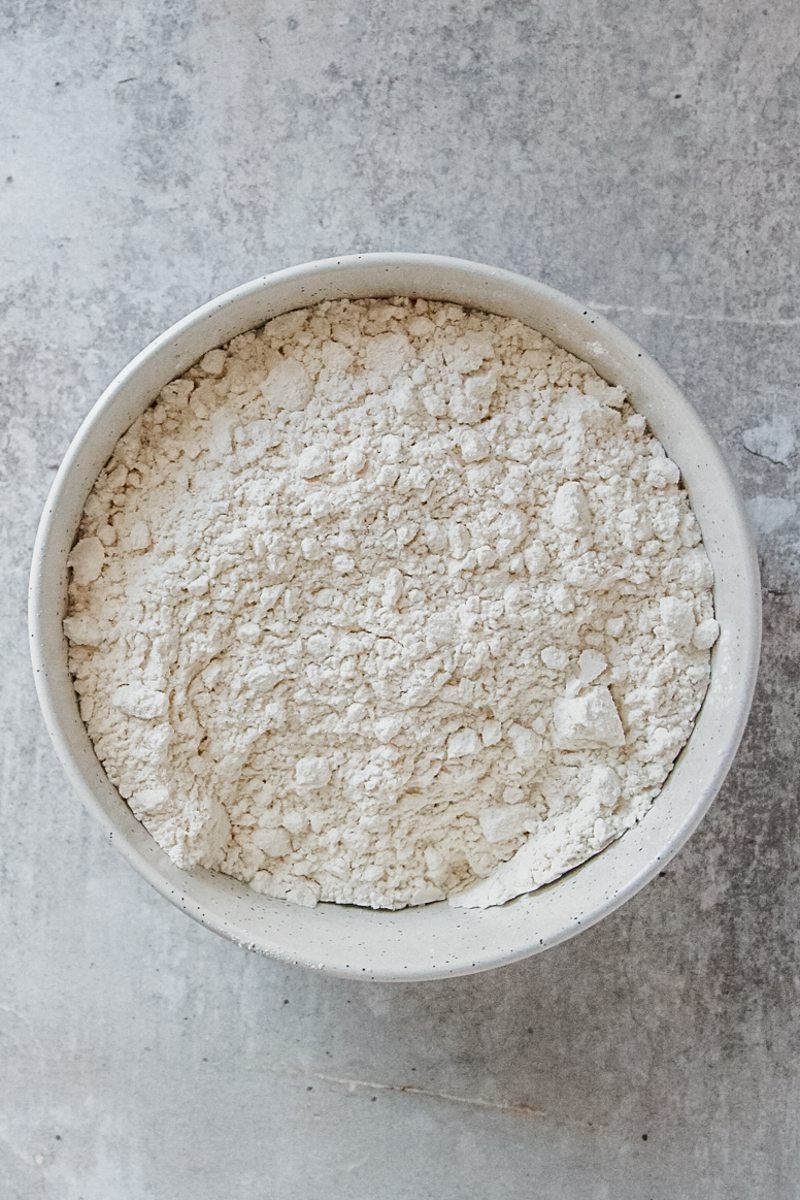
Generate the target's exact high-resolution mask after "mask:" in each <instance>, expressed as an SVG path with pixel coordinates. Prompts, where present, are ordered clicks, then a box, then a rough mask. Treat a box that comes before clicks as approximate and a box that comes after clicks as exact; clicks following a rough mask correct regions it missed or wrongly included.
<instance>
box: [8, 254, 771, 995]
mask: <svg viewBox="0 0 800 1200" xmlns="http://www.w3.org/2000/svg"><path fill="white" fill-rule="evenodd" d="M357 265H369V266H371V267H373V268H376V269H387V270H388V269H390V268H392V267H394V266H402V267H410V268H414V267H418V268H420V269H434V270H436V269H445V270H453V269H456V270H459V271H461V272H468V273H471V274H472V275H473V276H475V277H479V276H482V277H483V278H484V279H485V280H498V281H500V282H503V281H505V282H507V283H508V284H511V285H514V286H516V287H523V288H524V289H526V290H527V291H528V292H529V294H531V295H533V296H537V297H538V298H540V299H542V300H544V301H546V302H547V301H550V302H552V303H553V304H554V305H555V306H556V307H557V308H560V309H561V310H564V311H566V312H568V313H570V314H571V315H572V316H574V317H576V318H578V317H581V318H584V317H586V316H587V315H588V316H590V317H591V318H592V325H593V328H594V332H595V333H596V335H597V339H598V342H599V343H600V344H603V343H604V342H608V341H609V340H613V342H614V343H615V344H616V346H618V347H622V348H624V349H625V350H626V352H628V353H630V354H634V355H636V356H637V357H638V358H639V359H640V360H641V365H642V367H643V368H646V369H647V370H648V371H649V373H650V374H651V376H652V377H653V378H654V379H655V380H657V381H658V383H659V385H660V386H661V387H664V388H666V389H668V390H671V391H672V392H673V393H674V394H675V395H676V396H677V397H679V399H680V401H681V402H682V403H683V404H684V405H686V406H687V407H688V409H689V411H690V412H691V414H692V415H693V416H694V419H695V422H696V425H697V433H698V436H701V437H702V438H704V443H703V451H704V454H705V455H706V456H707V458H708V459H709V461H710V464H711V466H712V469H713V471H714V472H715V475H716V476H717V477H718V479H719V480H720V481H721V483H722V485H723V486H724V488H725V491H726V493H727V499H728V501H729V503H730V505H731V509H732V513H733V517H734V520H735V522H736V524H737V525H738V527H739V529H738V532H739V534H740V537H741V541H742V545H743V547H744V550H745V552H744V553H743V555H742V559H741V563H740V565H741V567H742V589H743V597H742V598H743V602H744V604H745V607H746V616H745V618H744V619H743V621H742V628H743V630H744V645H743V649H744V653H743V654H742V658H741V674H740V678H739V684H738V687H737V691H736V695H735V697H734V698H733V700H732V703H731V711H730V715H731V718H732V720H731V725H730V732H729V736H728V740H727V742H726V746H725V750H724V753H723V754H721V755H720V756H719V758H718V760H717V762H716V763H715V765H714V770H713V779H712V781H711V783H710V784H708V785H707V786H705V787H704V788H703V789H698V792H699V794H698V798H697V800H696V801H695V802H694V804H693V805H692V806H691V808H690V809H689V811H688V812H687V814H686V817H685V819H684V820H683V821H682V823H681V824H680V826H679V828H678V829H677V831H676V832H675V833H674V834H673V835H672V836H671V838H670V839H669V841H667V842H666V843H665V844H664V845H663V847H662V849H661V853H659V854H658V856H656V857H654V858H653V859H652V860H651V861H649V862H646V863H645V864H644V865H643V866H642V867H641V868H640V870H638V871H637V872H635V873H634V874H633V875H632V876H631V877H630V878H629V879H628V880H627V881H626V882H625V883H624V884H623V885H622V886H621V887H620V888H619V889H618V890H616V891H615V892H614V893H613V894H611V895H608V896H606V898H605V899H603V900H601V901H600V902H598V904H597V905H596V906H594V907H593V908H592V909H591V911H589V912H584V914H583V918H582V920H581V921H580V922H575V921H574V920H573V921H572V922H568V923H566V924H565V925H564V926H563V928H562V929H561V930H560V931H559V932H558V933H557V934H555V935H551V936H549V937H547V938H546V939H544V940H540V939H531V940H530V941H529V942H526V943H523V944H521V945H520V946H519V947H518V948H517V949H515V950H514V951H513V952H508V951H501V952H489V953H486V954H485V955H483V956H482V957H481V958H480V961H477V962H475V961H467V960H466V958H464V959H461V960H459V961H454V960H451V961H449V962H448V963H446V964H442V965H441V966H438V965H435V964H434V965H430V966H421V967H418V968H415V969H413V970H404V971H402V972H400V971H398V969H397V968H396V967H392V966H388V965H381V964H376V967H375V969H374V971H371V972H369V973H368V974H366V975H365V974H364V973H363V969H359V968H355V967H353V968H351V967H349V966H344V965H343V964H342V962H341V960H338V961H337V960H336V955H335V950H334V953H333V954H332V955H331V956H330V959H329V960H328V961H320V957H319V955H314V956H309V955H307V954H304V953H303V950H302V948H299V949H295V950H293V951H292V953H291V954H288V953H287V952H286V951H285V949H284V948H282V947H278V946H275V945H270V944H268V939H266V938H264V939H261V941H259V942H257V943H256V942H253V941H252V940H249V939H246V938H242V937H239V936H237V935H236V933H235V931H233V930H232V929H231V927H230V926H229V925H228V924H227V923H226V922H224V921H223V920H222V918H221V917H219V916H218V915H217V914H215V912H214V911H213V909H211V908H209V907H207V906H204V905H201V904H199V903H198V902H197V901H196V900H194V899H192V898H190V897H189V896H187V895H181V894H180V893H179V892H176V890H175V888H174V887H171V886H170V882H169V880H168V879H167V878H166V876H165V875H164V873H163V872H162V871H161V870H160V869H159V867H158V865H157V862H156V861H154V860H153V859H151V858H148V857H147V856H146V855H145V854H143V853H142V851H141V850H140V849H139V848H138V847H137V846H135V845H134V844H133V842H132V841H131V840H130V839H129V838H128V837H126V836H124V835H123V834H121V833H120V831H119V830H118V829H117V828H116V827H115V826H113V825H112V822H111V821H110V818H109V813H108V811H107V809H106V807H105V806H104V804H103V803H102V801H101V800H100V799H99V798H98V796H97V794H96V792H95V790H94V789H93V788H92V786H91V784H90V783H89V782H88V780H87V779H86V776H85V773H84V771H83V769H82V768H81V766H80V764H79V763H78V762H77V759H76V755H75V754H74V753H73V750H72V747H71V745H70V739H69V737H68V736H67V731H66V725H67V722H66V719H65V717H64V714H63V712H62V711H61V707H60V705H59V702H58V699H57V697H56V696H55V695H54V689H53V687H52V685H51V682H50V677H49V673H48V670H47V656H46V654H45V653H44V650H43V646H44V643H45V640H46V639H45V638H44V636H43V630H44V625H45V619H44V617H43V608H44V605H43V602H42V597H43V587H44V570H45V565H46V562H47V558H48V553H49V550H50V542H51V540H52V539H53V537H54V524H55V520H54V513H55V512H56V511H57V509H58V503H59V499H60V497H61V496H62V495H63V493H64V490H65V487H66V485H67V481H68V480H69V478H70V476H71V473H72V471H73V468H74V467H75V465H76V461H77V460H78V459H79V457H80V454H81V452H82V450H83V447H84V444H85V442H86V441H87V439H88V438H89V437H90V436H91V434H92V431H93V429H94V427H95V425H96V424H97V422H98V421H99V420H101V419H102V417H103V415H104V413H105V411H106V409H108V408H109V407H110V406H111V405H112V404H113V402H114V400H115V398H116V397H117V395H118V393H119V392H120V391H121V390H122V389H123V388H124V387H125V386H126V385H127V383H128V382H129V380H131V379H132V378H133V377H135V376H136V374H137V373H138V372H139V371H140V370H141V369H142V367H143V366H144V365H145V364H146V363H148V361H149V360H150V359H152V358H153V357H154V356H156V355H158V354H159V353H160V352H161V351H162V350H164V349H165V348H167V347H169V346H170V345H171V344H172V343H174V342H175V340H176V339H178V338H181V337H183V336H184V335H185V334H187V333H188V332H189V331H190V330H193V329H195V328H197V327H199V326H202V325H203V324H204V323H205V322H206V321H207V320H208V319H209V318H212V317H214V316H215V315H216V314H218V313H219V312H220V311H221V310H223V309H225V308H227V307H228V306H230V305H231V304H233V303H235V302H238V301H241V300H243V299H245V298H246V297H250V296H255V295H258V294H260V293H263V292H264V291H266V290H268V289H271V288H274V287H275V286H276V285H279V284H284V283H300V282H309V283H310V282H311V281H313V279H314V277H315V276H317V275H319V274H321V273H323V272H325V273H327V272H330V271H331V270H333V269H335V268H337V267H340V268H345V269H347V268H352V267H354V266H357ZM284 311H290V310H284ZM179 373H180V372H179ZM28 630H29V643H30V653H31V661H32V666H33V675H34V682H35V687H36V692H37V696H38V700H39V704H40V707H41V710H42V714H43V717H44V721H45V725H46V727H47V730H48V733H49V735H50V738H51V740H52V743H53V745H54V748H55V750H56V754H57V757H58V759H59V761H60V763H61V766H62V768H63V769H64V771H65V773H66V774H67V776H68V778H69V780H70V783H71V785H72V787H73V788H74V790H75V791H76V792H77V794H78V796H79V797H80V799H81V801H82V803H83V805H84V807H85V808H86V809H87V810H88V811H89V812H90V813H91V814H92V815H93V817H94V818H95V819H97V820H98V821H99V822H100V824H101V826H103V827H104V828H105V829H106V830H107V831H108V832H109V834H111V832H112V830H113V831H114V832H116V833H117V835H118V836H116V837H114V842H115V844H116V846H117V848H118V849H119V850H120V851H121V852H122V854H123V855H124V857H125V858H126V859H127V861H128V862H129V863H130V864H131V865H132V866H133V867H134V869H135V870H136V871H137V872H138V873H139V874H140V875H141V876H142V877H143V878H144V879H146V880H147V882H148V883H149V884H151V886H153V887H154V888H155V889H156V890H157V891H158V892H159V893H160V894H161V895H162V896H164V897H165V899H167V900H169V901H170V903H172V904H173V905H175V906H176V907H178V908H180V909H181V910H182V911H184V912H186V913H187V914H188V915H189V916H191V917H192V918H193V919H194V920H196V921H197V922H198V923H200V924H202V925H204V926H206V927H208V928H209V929H211V930H213V931H214V932H216V933H219V934H221V935H222V936H223V937H225V938H227V939H228V940H230V941H233V942H235V943H237V944H239V945H242V946H244V947H246V948H247V949H251V950H254V951H256V952H258V953H261V954H263V955H266V956H269V957H272V958H276V959H278V960H280V961H285V962H292V963H294V964H297V965H301V966H306V967H310V968H314V969H317V970H322V971H324V972H326V973H328V974H332V975H338V976H340V977H344V978H357V979H373V980H379V981H383V982H388V981H396V980H403V981H411V980H425V979H437V978H439V979H441V978H446V977H450V976H454V975H460V974H469V973H473V972H477V971H484V970H491V969H493V968H495V967H497V966H500V965H503V964H505V963H511V962H515V961H519V960H520V959H523V958H527V957H529V956H530V955H533V954H536V953H540V952H541V951H542V950H544V949H547V948H549V947H551V946H554V945H558V944H559V943H561V942H563V941H565V940H567V939H568V938H570V937H572V936H574V935H575V934H576V933H578V932H581V931H582V930H584V929H588V928H590V927H591V926H592V925H594V924H596V923H597V922H598V921H600V920H602V919H603V918H604V917H606V916H608V915H609V914H610V913H612V912H614V911H615V910H616V909H617V908H619V907H620V906H621V905H622V904H624V903H625V902H626V901H627V900H628V899H630V898H631V897H632V896H633V895H634V894H635V893H636V892H638V891H640V890H641V888H643V887H644V886H645V885H646V884H647V883H648V882H649V881H650V880H651V879H653V878H654V877H655V875H656V874H657V873H658V872H659V871H661V870H663V868H664V866H665V864H666V863H667V862H668V861H669V860H670V859H671V858H672V857H673V856H674V855H675V854H676V853H677V852H678V851H679V850H680V849H681V847H682V846H683V845H684V844H685V843H686V841H687V840H688V838H689V837H690V836H691V835H692V833H693V832H694V831H695V829H696V828H697V826H698V825H699V823H700V821H701V820H702V818H703V817H704V816H705V814H706V812H707V811H708V808H709V807H710V805H711V803H712V802H713V800H714V798H715V797H716V795H717V793H718V792H719V789H720V788H721V786H722V783H723V781H724V779H725V776H726V775H727V773H728V770H729V769H730V766H731V764H732V762H733V759H734V757H735V755H736V752H737V750H738V747H739V744H740V742H741V739H742V736H743V734H744V730H745V727H746V724H747V720H748V717H749V713H750V708H751V704H752V699H753V693H754V690H755V685H756V679H757V674H758V662H759V655H760V643H761V590H760V577H759V567H758V558H757V554H756V549H755V545H754V542H753V538H752V534H751V532H750V528H749V524H748V521H747V518H746V515H745V510H744V505H743V503H742V500H741V497H740V495H739V493H738V489H737V487H736V485H735V483H734V480H733V477H732V474H731V472H730V470H729V468H728V466H727V463H726V462H725V459H724V458H723V456H722V453H721V451H720V449H719V448H718V446H717V443H716V441H715V440H714V439H713V437H712V436H711V434H710V433H709V432H708V430H707V428H706V427H705V424H704V422H703V421H702V418H701V417H700V416H699V414H698V413H697V410H696V409H695V408H694V406H693V405H692V403H691V401H689V400H688V398H687V397H686V396H685V395H684V394H683V392H682V390H681V389H680V388H679V387H678V385H677V384H676V383H675V382H674V381H673V380H672V379H671V378H670V377H669V376H668V375H667V373H666V372H665V371H664V370H663V369H662V368H661V367H660V366H659V365H658V363H657V362H656V361H655V360H654V359H653V358H652V357H651V356H650V355H649V354H648V353H647V352H646V351H645V350H643V349H642V348H641V346H639V344H638V343H637V342H635V341H634V339H633V338H631V337H629V335H628V334H626V333H624V332H623V331H622V330H620V329H619V328H618V327H617V326H616V325H614V324H613V323H612V322H611V321H609V320H608V319H607V318H605V317H604V316H603V315H602V314H600V313H597V312H595V311H594V310H592V309H591V306H590V305H586V304H583V303H580V302H579V301H577V300H575V299H573V298H572V297H571V296H569V295H567V294H565V293H563V292H561V291H559V290H557V289H556V288H553V287H550V286H549V285H547V284H544V283H541V282H539V281H538V280H534V279H531V278H529V277H528V276H525V275H522V274H520V273H518V272H514V271H509V270H506V269H504V268H501V267H496V266H491V265H487V264H483V263H479V262H473V261H471V260H468V259H463V258H457V257H451V256H445V255H438V254H422V253H406V252H402V251H392V252H373V253H363V254H347V255H342V256H337V257H330V258H325V259H315V260H312V261H309V262H305V263H300V264H298V265H296V266H291V267H287V268H284V269H282V270H279V271H274V272H270V273H268V274H265V275H261V276H257V277H256V278H254V279H251V280H249V281H247V282H245V283H243V284H240V285H238V286H236V287H233V288H230V289H228V290H227V291H225V292H223V293H221V294H220V295H218V296H216V297H214V298H212V299H211V300H209V301H207V302H206V303H204V304H202V305H200V306H199V307H197V308H195V309H193V310H192V311H191V312H189V313H187V314H186V316H184V317H182V318H181V319H180V320H178V321H176V322H174V323H173V324H172V325H171V326H169V327H168V328H167V329H166V330H165V331H164V332H163V333H161V334H159V335H158V336H157V337H155V338H153V339H152V340H151V341H150V342H149V343H148V344H147V345H146V346H145V347H144V348H143V349H142V350H140V351H139V353H138V354H136V355H135V356H134V357H133V358H132V359H131V360H130V361H129V362H128V363H127V364H126V365H125V366H124V367H123V368H122V369H121V370H120V371H119V372H118V373H117V374H116V375H115V376H114V378H113V379H112V380H111V382H110V383H109V384H108V386H107V387H106V388H105V389H104V390H103V392H102V394H101V395H100V397H99V398H98V399H97V400H96V401H95V403H94V404H93V405H92V407H91V408H90V409H89V411H88V413H87V414H86V415H85V417H84V418H83V420H82V421H81V423H80V425H79V427H78V430H77V432H76V433H75V435H74V437H73V438H72V441H71V442H70V445H69V447H68V449H67V451H66V453H65V455H64V458H63V460H62V462H61V464H60V466H59V469H58V471H57V473H56V476H55V478H54V480H53V482H52V484H51V487H50V489H49V492H48V496H47V498H46V501H45V504H44V508H43V512H42V516H41V518H40V521H39V525H38V528H37V532H36V538H35V542H34V547H33V556H32V564H31V573H30V582H29V590H28ZM562 878H563V877H562ZM187 901H188V903H187ZM321 907H322V908H325V907H327V906H325V905H322V906H321ZM369 911H370V910H365V913H368V912H369ZM454 911H455V912H457V911H460V910H454Z"/></svg>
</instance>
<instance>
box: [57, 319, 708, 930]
mask: <svg viewBox="0 0 800 1200" xmlns="http://www.w3.org/2000/svg"><path fill="white" fill-rule="evenodd" d="M70 565H71V567H72V578H71V584H70V590H69V608H68V615H67V617H66V619H65V622H64V629H65V633H66V635H67V637H68V639H69V643H70V667H71V670H72V672H73V676H74V680H75V688H76V691H77V693H78V696H79V699H80V709H81V714H82V717H83V719H84V721H85V722H86V725H87V728H88V731H89V734H90V737H91V739H92V741H93V743H94V746H95V749H96V751H97V754H98V757H99V758H100V760H101V762H102V763H103V765H104V767H105V769H106V772H107V774H108V776H109V778H110V779H111V781H112V782H113V783H114V784H115V785H116V786H117V788H118V789H119V791H120V793H121V795H122V796H123V797H124V798H125V799H126V800H127V802H128V804H129V805H130V807H131V808H132V810H133V812H134V813H135V815H136V816H137V817H138V818H139V819H140V820H141V821H142V822H143V823H144V824H145V826H146V827H147V829H148V830H149V831H150V832H151V833H152V835H153V836H154V837H155V838H156V840H157V841H158V842H159V843H160V844H161V846H163V847H164V849H165V850H166V851H167V852H168V854H169V855H170V857H171V858H172V859H173V861H174V862H175V863H176V864H177V865H178V866H180V867H184V868H191V867H193V866H197V865H201V866H204V867H209V868H213V869H215V870H218V871H223V872H225V873H227V874H229V875H232V876H234V877H236V878H238V879H241V880H244V881H246V882H247V883H249V884H250V885H251V886H252V887H253V888H254V889H255V890H256V891H258V892H262V893H264V894H266V895H269V896H275V897H284V898H286V899H288V900H291V901H295V902H298V903H302V904H314V903H316V902H317V901H318V900H330V901H338V902H343V903H345V902H346V903H355V904H361V905H371V906H373V907H388V908H398V907H402V906H404V905H408V904H424V903H428V902H430V901H434V900H440V899H443V898H445V897H449V898H450V900H451V902H452V903H455V904H465V905H485V904H494V903H502V902H503V901H504V900H506V899H508V898H509V897H511V896H514V895H518V894H520V893H521V892H525V891H528V890H531V889H533V888H536V887H539V886H541V885H542V884H543V883H545V882H547V881H548V880H550V879H554V878H556V877H557V876H558V875H559V874H561V873H563V872H564V871H565V870H567V869H569V868H570V867H572V866H575V865H576V864H578V863H580V862H582V861H584V860H585V859H586V858H588V857H589V856H591V855H592V854H595V853H596V852H597V851H599V850H601V849H602V848H603V847H604V846H605V845H607V843H608V842H609V841H611V840H612V839H613V838H616V837H618V836H619V835H620V834H622V833H623V832H624V830H626V829H627V828H629V827H630V826H631V825H632V824H634V823H635V822H636V821H637V820H638V819H639V818H640V817H641V816H642V815H643V814H644V813H645V811H646V810H647V808H648V806H649V804H650V803H651V801H652V799H653V797H654V796H655V795H656V794H657V792H658V791H659V789H660V787H661V785H662V784H663V782H664V779H665V778H666V776H667V774H668V772H669V769H670V767H671V764H672V762H673V760H674V758H675V756H676V755H677V753H678V752H679V751H680V749H681V747H682V746H683V745H684V743H685V742H686V740H687V738H688V736H689V734H690V732H691V729H692V724H693V721H694V718H695V716H696V713H697V710H698V708H699V705H700V703H701V701H702V698H703V695H704V692H705V689H706V686H707V681H708V675H709V648H710V646H711V645H712V644H713V642H714V640H715V639H716V636H717V633H718V627H717V624H716V621H715V620H714V617H713V610H712V600H711V583H712V577H711V569H710V566H709V563H708V560H707V558H706V554H705V552H704V550H703V547H702V545H701V543H700V533H699V529H698V525H697V522H696V520H695V518H694V515H693V513H692V512H691V510H690V507H689V503H688V499H687V496H686V493H685V492H684V491H683V490H682V488H681V486H680V477H679V472H678V468H677V467H676V466H675V464H674V463H672V462H671V461H670V460H669V459H668V458H667V457H666V455H665V453H664V450H663V448H662V447H661V446H660V444H659V443H658V442H657V441H656V440H655V439H654V438H653V437H652V436H651V434H650V433H649V432H648V430H647V428H646V424H645V421H644V419H643V418H642V417H641V416H639V415H638V414H637V413H636V412H634V410H633V409H632V408H631V406H630V405H629V403H628V401H627V398H626V396H625V394H624V392H623V391H622V389H621V388H619V387H612V386H610V385H609V384H607V383H605V382H604V381H603V380H601V379H600V378H599V377H598V376H597V375H596V374H595V373H594V371H593V370H592V369H591V368H590V367H589V366H588V365H587V364H585V363H582V362H580V361H578V360H577V359H575V358H574V357H572V356H571V355H569V354H567V353H566V351H564V350H561V349H559V348H557V347H556V346H554V345H553V344H552V343H551V342H550V341H548V340H547V339H546V338H544V337H543V336H541V335H540V334H538V333H536V332H534V331H533V330H531V329H529V328H527V327H525V326H523V325H521V324H519V323H518V322H516V321H513V320H507V319H505V318H500V317H494V316H489V315H486V314H484V313H479V312H465V311H464V310H463V309H461V308H458V307H456V306H454V305H450V304H438V303H433V302H428V301H425V300H418V301H408V300H396V301H391V302H389V301H382V300H368V301H346V300H345V301H336V302H326V303H322V304H319V305H316V306H315V307H313V308H309V309H307V310H302V311H298V312H292V313H288V314H286V315H284V316H280V317H278V318H276V319H275V320H273V321H271V322H270V323H269V324H268V325H267V326H266V327H265V328H264V329H263V330H257V331H253V332H249V333H246V334H243V335H241V336H240V337H237V338H235V339H234V340H233V341H232V342H231V343H230V345H229V346H228V347H226V348H224V349H219V350H212V351H210V352H209V353H208V354H206V355H205V356H204V358H203V359H202V360H201V361H200V362H199V363H198V364H197V365H196V366H195V367H193V368H192V369H191V370H190V371H189V372H187V374H186V375H185V376H184V377H183V378H181V379H178V380H175V381H174V382H173V383H171V384H169V385H168V386H167V387H166V388H164V390H163V391H162V393H161V395H160V397H159V398H158V399H157V401H156V402H155V404H154V405H152V406H151V407H150V408H149V409H148V410H147V411H146V412H145V414H144V415H143V416H142V417H141V418H140V419H139V420H138V421H136V422H135V423H134V425H133V426H132V427H131V429H130V430H129V431H128V432H127V433H126V434H125V435H124V437H122V438H121V439H120V441H119V443H118V445H117V447H116V448H115V451H114V454H113V456H112V458H111V459H110V461H109V462H108V464H107V465H106V467H105V469H104V470H103V471H102V473H101V475H100V477H99V479H98V480H97V483H96V485H95V487H94V489H93V491H92V493H91V494H90V496H89V499H88V500H87V503H86V507H85V513H84V516H83V520H82V523H81V528H80V533H79V540H78V542H77V543H76V545H75V547H74V548H73V551H72V555H71V558H70Z"/></svg>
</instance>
